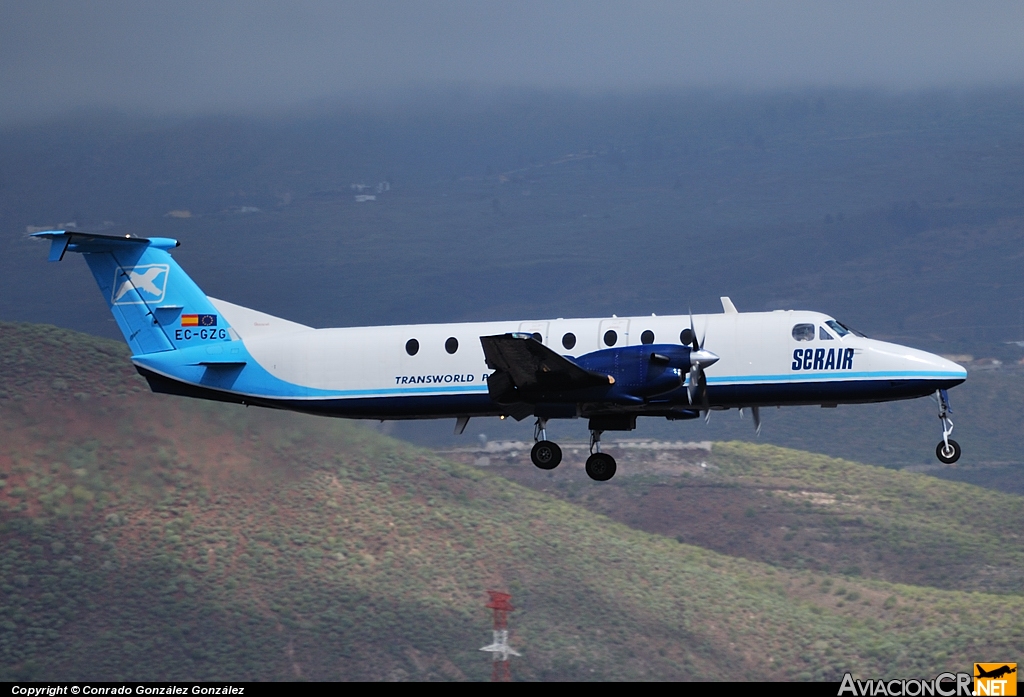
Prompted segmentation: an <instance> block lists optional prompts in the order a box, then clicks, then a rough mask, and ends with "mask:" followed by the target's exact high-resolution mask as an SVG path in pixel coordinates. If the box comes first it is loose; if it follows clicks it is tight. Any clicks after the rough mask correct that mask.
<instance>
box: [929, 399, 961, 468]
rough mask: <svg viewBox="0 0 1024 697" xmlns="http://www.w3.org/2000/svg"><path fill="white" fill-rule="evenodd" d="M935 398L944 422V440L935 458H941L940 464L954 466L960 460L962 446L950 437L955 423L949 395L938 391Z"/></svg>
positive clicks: (938, 446) (937, 448)
mask: <svg viewBox="0 0 1024 697" xmlns="http://www.w3.org/2000/svg"><path fill="white" fill-rule="evenodd" d="M935 398H936V399H937V400H938V402H939V420H941V421H942V440H941V441H940V442H939V444H938V445H937V446H935V456H936V457H937V458H939V462H943V463H945V464H947V465H952V464H953V463H954V462H956V461H957V460H959V459H960V452H961V451H960V444H959V443H957V442H956V441H955V440H953V439H952V438H950V437H949V434H951V433H952V432H953V421H952V420H951V419H950V418H949V414H952V413H953V410H952V409H951V408H950V406H949V395H948V394H947V393H946V391H945V390H936V391H935Z"/></svg>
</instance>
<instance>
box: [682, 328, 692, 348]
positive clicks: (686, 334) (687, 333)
mask: <svg viewBox="0 0 1024 697" xmlns="http://www.w3.org/2000/svg"><path fill="white" fill-rule="evenodd" d="M679 343H680V344H692V343H693V330H692V329H690V328H689V327H687V328H686V329H684V330H683V331H681V332H679Z"/></svg>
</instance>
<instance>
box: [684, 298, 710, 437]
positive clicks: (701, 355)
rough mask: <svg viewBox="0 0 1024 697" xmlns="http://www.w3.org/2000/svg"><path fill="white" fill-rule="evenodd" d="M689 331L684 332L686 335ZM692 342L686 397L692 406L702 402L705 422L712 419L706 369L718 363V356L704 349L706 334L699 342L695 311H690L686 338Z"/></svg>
mask: <svg viewBox="0 0 1024 697" xmlns="http://www.w3.org/2000/svg"><path fill="white" fill-rule="evenodd" d="M686 331H687V330H683V332H684V334H685V333H686ZM684 338H687V339H689V341H690V346H691V348H690V381H689V384H688V385H687V387H686V396H687V398H688V399H689V400H690V404H696V403H697V400H700V404H701V411H703V412H704V421H708V420H709V419H710V418H711V403H710V402H709V401H708V379H707V377H705V375H704V369H705V368H707V367H708V366H711V365H714V364H715V363H717V362H718V356H716V355H715V354H713V353H711V351H708V350H707V349H705V348H704V340H705V339H706V338H707V328H706V327H705V334H704V336H702V337H701V339H700V342H699V343H698V341H697V332H695V331H694V330H693V311H692V310H691V311H690V329H689V335H688V336H686V337H684Z"/></svg>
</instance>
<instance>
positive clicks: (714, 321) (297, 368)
mask: <svg viewBox="0 0 1024 697" xmlns="http://www.w3.org/2000/svg"><path fill="white" fill-rule="evenodd" d="M35 237H40V238H44V239H48V240H50V242H51V247H50V261H59V260H61V259H62V258H63V257H64V254H65V253H66V252H79V253H82V254H83V255H84V256H85V260H86V262H87V263H88V265H89V268H90V269H91V270H92V273H93V276H94V277H95V278H96V282H97V283H98V284H99V287H100V290H101V291H102V292H103V296H104V297H105V298H106V300H107V304H108V305H109V306H110V309H111V311H112V312H113V314H114V318H115V319H116V320H117V324H118V326H119V327H120V328H121V331H122V332H123V333H124V337H125V340H126V341H127V342H128V345H129V346H130V347H131V350H132V354H133V355H132V362H133V363H134V364H135V367H136V369H137V370H138V371H139V373H141V374H142V375H143V376H144V377H145V378H146V379H147V380H148V381H149V385H150V387H151V388H152V389H153V391H154V392H163V393H168V394H177V395H185V396H189V397H201V398H204V399H213V400H219V401H224V402H236V403H239V404H247V405H248V404H252V405H257V406H264V407H273V408H277V409H290V410H294V411H301V412H307V413H310V414H322V415H326V416H342V417H347V418H353V419H435V418H443V417H454V418H456V427H455V430H456V433H462V431H463V430H464V429H465V427H466V424H467V423H468V421H469V419H470V417H473V416H500V417H502V418H504V417H506V416H511V417H513V418H515V419H517V420H522V419H525V418H527V417H530V416H532V417H535V418H536V428H535V435H534V440H535V441H536V445H534V447H533V452H532V459H533V462H534V464H535V465H537V466H538V467H540V468H542V469H553V468H554V467H556V466H558V463H559V462H560V461H561V459H562V453H561V450H560V449H559V447H558V445H556V444H555V443H553V442H551V441H549V440H548V439H547V423H548V420H549V419H570V418H586V419H588V420H589V427H590V432H591V455H590V457H589V459H588V460H587V466H586V469H587V474H589V475H590V476H591V477H592V478H593V479H596V480H599V481H604V480H607V479H610V478H611V477H612V476H613V475H614V474H615V460H614V459H613V458H612V457H611V456H610V455H608V454H607V453H602V452H601V433H602V432H604V431H630V430H632V429H633V428H635V427H636V420H637V417H638V416H656V417H662V418H666V419H669V420H683V419H694V418H697V417H698V416H699V415H700V414H701V413H704V415H705V417H707V416H708V415H709V414H710V412H711V410H718V409H731V408H740V409H744V408H748V409H750V410H751V412H752V414H753V418H754V423H755V425H756V427H757V428H758V429H759V430H760V408H761V407H765V406H782V405H799V404H819V405H821V406H823V407H834V406H836V405H838V404H851V403H864V402H885V401H890V400H896V399H911V398H915V397H924V396H927V395H935V396H936V397H937V400H938V403H939V418H940V419H941V420H942V441H941V442H940V443H939V445H938V447H937V448H936V454H937V455H938V457H939V459H940V460H942V461H943V462H947V463H951V462H955V461H956V460H957V459H958V458H959V457H960V446H959V445H958V444H957V443H956V441H954V440H952V439H951V438H950V437H949V435H950V433H951V432H952V430H953V423H952V421H950V419H949V416H948V412H949V402H948V399H947V396H946V390H947V389H949V388H950V387H953V386H955V385H959V384H960V383H961V382H963V381H964V379H965V378H966V377H967V372H966V371H965V370H964V369H963V368H962V367H960V366H959V365H957V364H955V363H952V362H950V361H948V360H946V359H944V358H941V357H939V356H935V355H932V354H930V353H925V352H924V351H918V350H916V349H912V348H907V347H905V346H899V345H896V344H890V343H886V342H882V341H875V340H872V339H868V338H867V337H865V336H863V335H861V334H858V333H857V332H854V331H852V330H850V329H849V328H848V327H846V326H844V325H843V324H841V323H840V322H837V321H836V320H834V319H832V318H831V317H829V316H827V315H823V314H820V313H817V312H794V311H776V312H744V313H739V312H737V311H736V308H735V307H734V306H733V304H732V302H731V301H730V300H729V299H728V298H722V306H723V308H724V310H725V312H724V313H723V314H717V315H697V316H696V317H694V316H692V315H690V316H687V315H676V316H668V317H656V316H654V315H651V316H650V317H615V316H612V317H606V318H598V319H552V320H539V321H528V322H475V323H466V324H422V325H406V326H388V327H352V328H345V329H313V328H311V327H307V326H304V325H301V324H297V323H295V322H289V321H288V320H284V319H280V318H278V317H272V316H270V315H267V314H264V313H262V312H257V311H255V310H250V309H248V308H245V307H239V306H238V305H233V304H231V303H229V302H225V301H223V300H217V299H214V298H210V297H207V296H206V295H205V294H204V293H203V292H202V291H201V290H200V289H199V287H198V286H197V285H196V284H195V283H194V282H193V281H192V279H191V278H189V277H188V276H187V275H186V274H185V272H184V271H182V269H181V267H179V266H178V264H177V263H176V262H175V261H174V259H173V258H172V257H171V255H170V250H171V249H174V248H175V247H177V246H178V242H176V241H175V240H171V239H166V238H156V237H155V238H148V239H147V238H142V237H131V236H125V237H115V236H110V235H94V234H89V233H82V232H71V231H64V230H56V231H52V232H39V233H35ZM695 327H699V328H700V335H701V338H700V339H699V340H698V338H697V333H696V331H695Z"/></svg>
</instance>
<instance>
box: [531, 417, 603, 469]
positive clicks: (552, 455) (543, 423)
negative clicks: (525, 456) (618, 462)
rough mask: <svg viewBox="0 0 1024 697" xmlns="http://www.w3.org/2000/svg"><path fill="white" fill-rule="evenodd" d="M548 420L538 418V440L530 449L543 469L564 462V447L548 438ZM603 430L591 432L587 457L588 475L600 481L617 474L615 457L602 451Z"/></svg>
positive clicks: (536, 439)
mask: <svg viewBox="0 0 1024 697" xmlns="http://www.w3.org/2000/svg"><path fill="white" fill-rule="evenodd" d="M547 425H548V420H547V419H544V418H538V419H537V424H536V425H535V426H534V428H533V440H534V441H536V442H535V443H534V446H533V450H531V451H530V459H531V460H533V464H535V465H536V466H537V467H539V468H540V469H542V470H553V469H555V468H556V467H558V465H559V464H560V463H561V462H562V449H561V448H559V447H558V445H557V444H556V443H553V442H551V441H549V440H548V432H547ZM601 433H602V432H601V431H591V432H590V453H591V454H590V457H588V458H587V475H588V476H589V477H590V478H591V479H593V480H595V481H598V482H606V481H608V480H609V479H611V478H612V477H613V476H615V458H614V457H612V456H611V455H607V454H605V453H602V452H601Z"/></svg>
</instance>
